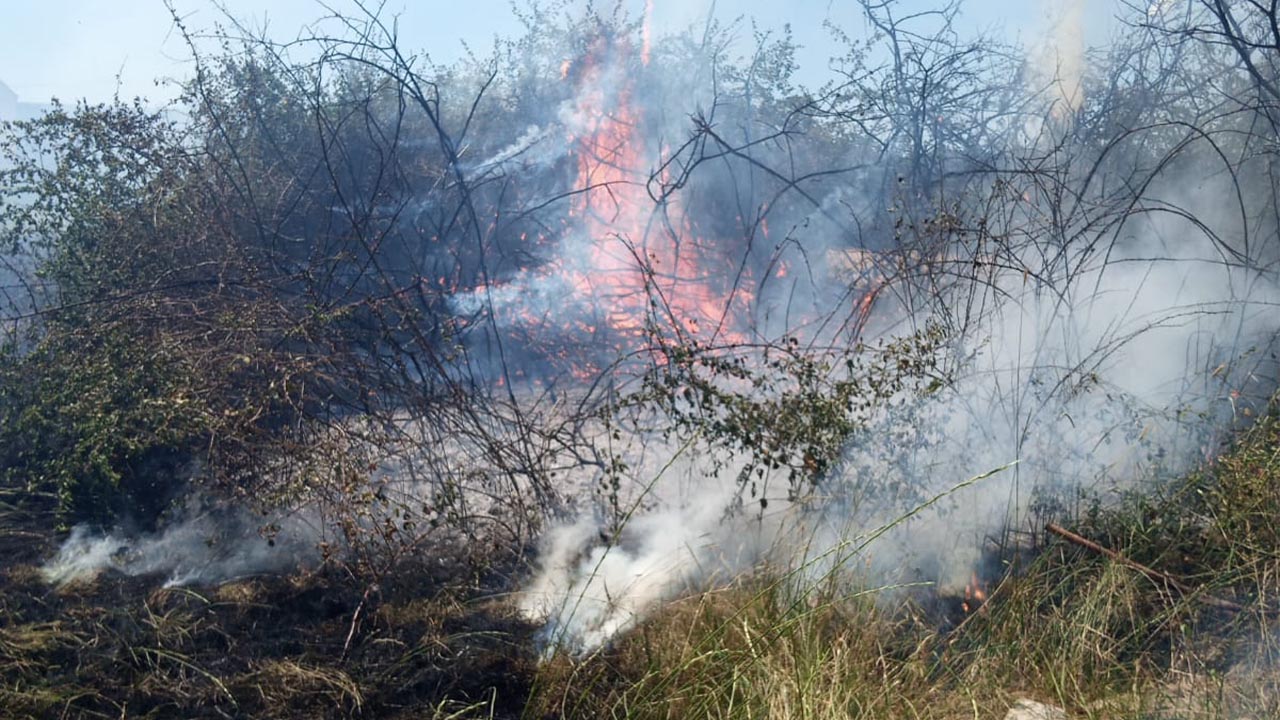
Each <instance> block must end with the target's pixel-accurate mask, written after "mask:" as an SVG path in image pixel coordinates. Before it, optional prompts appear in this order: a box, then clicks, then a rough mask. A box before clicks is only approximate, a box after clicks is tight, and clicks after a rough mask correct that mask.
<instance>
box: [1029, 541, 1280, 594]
mask: <svg viewBox="0 0 1280 720" xmlns="http://www.w3.org/2000/svg"><path fill="white" fill-rule="evenodd" d="M1044 529H1045V530H1048V531H1049V532H1051V533H1053V534H1054V535H1057V536H1058V537H1060V538H1062V539H1064V540H1066V541H1068V542H1071V543H1074V544H1076V545H1079V546H1080V547H1083V548H1086V549H1089V550H1092V551H1094V552H1096V553H1100V554H1102V555H1106V556H1107V557H1109V558H1111V559H1112V560H1115V561H1116V562H1118V563H1120V564H1121V565H1124V566H1125V567H1128V568H1131V569H1133V570H1137V571H1138V572H1140V573H1142V574H1143V575H1146V576H1147V577H1149V578H1151V579H1152V580H1156V581H1158V582H1163V583H1166V584H1168V585H1171V586H1173V587H1175V588H1177V589H1178V590H1180V591H1181V592H1182V593H1183V594H1184V595H1191V596H1193V597H1195V598H1196V599H1197V600H1199V601H1200V602H1202V603H1204V604H1205V605H1210V606H1212V607H1216V608H1222V609H1223V610H1230V611H1232V612H1244V611H1245V610H1247V609H1248V608H1246V607H1245V606H1244V605H1241V604H1240V603H1237V602H1233V601H1231V600H1224V599H1223V598H1220V597H1216V596H1214V595H1209V594H1206V593H1200V592H1197V591H1196V589H1195V588H1193V587H1191V586H1190V585H1187V584H1186V583H1184V582H1182V581H1181V580H1178V579H1177V578H1175V577H1173V576H1172V575H1169V574H1167V573H1163V572H1160V571H1159V570H1155V569H1152V568H1149V567H1147V566H1146V565H1143V564H1142V563H1139V562H1134V561H1133V560H1130V559H1128V558H1126V557H1124V556H1123V555H1121V554H1120V553H1118V552H1116V551H1115V550H1112V549H1110V548H1105V547H1103V546H1101V545H1099V544H1098V543H1096V542H1093V541H1092V540H1089V539H1087V538H1084V537H1081V536H1079V535H1077V534H1075V533H1073V532H1071V531H1070V530H1067V529H1066V528H1064V527H1062V526H1060V525H1055V524H1053V523H1049V524H1048V525H1045V527H1044ZM1263 610H1264V611H1266V612H1272V613H1274V612H1275V609H1274V608H1267V607H1264V608H1263Z"/></svg>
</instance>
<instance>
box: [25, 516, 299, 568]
mask: <svg viewBox="0 0 1280 720" xmlns="http://www.w3.org/2000/svg"><path fill="white" fill-rule="evenodd" d="M199 504H200V503H199V499H198V498H196V497H193V498H192V499H191V500H190V501H189V503H188V504H187V506H186V507H185V508H184V510H183V511H182V512H181V513H179V517H177V518H174V519H172V520H171V521H170V522H168V523H167V524H166V525H165V526H164V528H163V529H161V530H159V531H157V532H155V533H131V532H128V531H125V530H121V529H115V530H112V531H110V532H105V533H103V532H98V531H95V530H93V529H92V528H90V527H88V526H84V525H79V526H76V527H74V528H72V530H71V534H70V536H68V537H67V539H66V540H65V541H64V542H63V543H62V545H61V547H59V549H58V554H57V555H55V556H54V557H53V558H51V559H50V560H49V561H48V562H47V563H45V565H44V566H43V567H42V568H41V574H42V575H43V577H44V579H45V580H46V581H47V582H49V583H50V584H53V585H67V584H71V583H75V582H86V581H91V580H93V579H95V578H96V577H98V576H99V575H101V574H102V573H104V572H108V571H114V572H118V573H122V574H124V575H128V576H137V577H150V576H160V577H163V578H164V581H163V583H164V586H165V587H177V586H183V585H194V584H209V583H218V582H223V581H227V580H231V579H234V578H238V577H243V576H247V575H256V574H261V573H268V572H276V571H282V570H288V569H294V568H298V567H304V566H305V565H307V564H309V563H308V558H314V556H315V552H314V547H315V546H314V539H315V536H316V535H315V528H314V527H313V526H312V525H310V524H309V523H306V522H303V521H301V520H299V519H279V520H278V521H277V523H275V524H276V525H277V526H278V527H277V528H273V529H272V532H271V533H270V537H268V536H267V535H265V534H263V533H260V532H259V528H260V526H262V525H265V524H266V523H264V522H263V518H261V517H254V516H253V515H251V514H250V513H248V512H247V511H228V510H222V511H218V512H210V511H200V510H198V509H197V506H198V505H199Z"/></svg>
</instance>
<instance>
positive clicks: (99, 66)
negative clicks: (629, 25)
mask: <svg viewBox="0 0 1280 720" xmlns="http://www.w3.org/2000/svg"><path fill="white" fill-rule="evenodd" d="M615 1H617V0H597V2H596V3H595V4H596V6H597V7H600V6H604V5H612V4H613V2H615ZM620 1H621V2H622V3H623V4H624V6H626V7H627V8H628V9H629V10H630V11H632V12H640V11H641V10H642V9H643V7H644V0H620ZM649 1H650V2H651V3H652V12H653V17H652V23H653V27H654V30H655V31H656V32H658V33H661V32H662V31H664V30H671V29H676V28H683V27H687V26H689V25H690V24H692V23H695V22H700V21H701V20H702V19H703V18H705V17H706V15H707V13H708V12H714V13H715V14H716V15H717V16H718V17H719V18H721V19H724V20H729V19H732V18H734V17H738V16H746V17H749V18H753V19H754V20H755V21H756V22H757V24H758V25H759V26H760V27H763V28H778V27H781V25H782V24H783V23H789V24H790V25H791V27H792V30H793V32H794V33H795V37H796V39H797V41H798V42H800V44H801V45H802V46H804V47H803V49H802V51H801V53H800V55H799V58H800V61H801V64H802V68H803V72H804V77H803V78H802V79H805V80H806V81H812V80H813V79H816V78H818V77H819V76H820V75H821V73H822V72H823V70H822V69H823V68H825V66H826V58H827V57H828V55H829V52H827V51H828V49H829V48H828V46H827V44H826V38H827V35H826V31H825V30H824V29H823V27H822V25H823V22H824V21H825V20H831V21H833V22H835V23H837V24H838V25H840V26H841V27H843V28H845V29H846V30H848V31H850V32H851V34H853V35H854V36H855V37H856V36H860V35H862V34H865V23H864V22H863V21H862V19H861V15H860V13H859V10H858V6H857V4H856V2H854V1H853V0H785V1H779V0H649ZM352 2H353V0H328V1H327V3H326V4H327V5H328V7H331V8H333V9H337V10H342V9H347V10H350V9H352V8H353V7H354V6H353V4H352ZM374 2H376V0H374ZM516 2H519V3H523V2H525V0H516ZM573 2H575V3H583V2H585V0H573ZM906 2H907V4H908V5H913V6H920V7H925V6H928V5H930V4H934V3H931V2H930V1H929V0H906ZM1111 2H1114V0H1023V1H1022V2H1007V1H1006V0H968V2H967V3H966V6H965V7H966V11H965V15H964V20H965V26H966V28H965V29H972V30H976V29H979V28H983V29H990V30H994V31H996V32H998V33H1000V34H1002V35H1003V36H1004V37H1005V38H1006V39H1011V40H1017V39H1020V40H1022V41H1024V42H1026V43H1029V44H1034V43H1036V42H1037V41H1038V40H1037V37H1038V36H1042V35H1043V34H1044V27H1045V26H1046V25H1047V23H1046V22H1045V21H1044V17H1045V15H1046V13H1047V12H1051V11H1052V10H1051V9H1052V8H1054V7H1055V6H1061V5H1063V4H1067V3H1075V4H1080V5H1084V6H1086V8H1087V9H1086V11H1085V13H1084V15H1085V17H1086V18H1087V20H1088V22H1089V23H1090V25H1092V26H1093V28H1092V30H1093V32H1092V33H1091V34H1093V35H1098V34H1104V33H1103V32H1102V30H1101V28H1102V27H1103V25H1105V21H1106V18H1108V17H1109V16H1110V15H1111V14H1112V13H1111V12H1110V9H1109V8H1110V3H1111ZM170 3H171V4H172V5H173V6H174V8H175V10H176V11H177V12H178V13H179V14H180V15H181V16H182V17H183V18H184V22H185V23H186V24H187V25H188V27H189V28H190V29H192V30H193V31H196V32H199V31H202V30H204V31H208V30H211V29H212V28H213V27H214V25H215V23H217V22H218V21H220V20H221V19H222V17H223V16H222V13H221V12H220V11H219V10H218V7H217V6H215V5H214V3H213V2H211V1H210V0H170ZM218 4H219V5H221V6H222V7H223V8H225V9H226V10H227V11H228V12H229V13H231V14H232V15H234V16H236V17H238V18H242V19H244V20H247V21H248V23H249V24H250V25H253V26H261V25H263V24H264V23H265V24H266V27H267V28H268V30H269V33H270V35H271V36H272V37H274V38H275V39H290V38H293V37H296V36H297V34H298V31H299V29H300V28H302V27H303V26H304V25H306V24H308V23H310V22H313V21H314V20H315V19H316V18H318V17H321V16H323V15H325V14H327V11H326V10H325V6H326V4H322V3H321V2H319V1H318V0H271V1H270V2H264V1H263V0H257V1H256V2H255V1H253V0H220V2H219V3H218ZM511 6H512V0H461V1H460V0H419V1H418V2H411V1H410V0H387V3H386V9H387V11H389V12H391V13H399V16H400V33H401V38H402V41H403V44H404V45H405V46H406V47H408V48H410V49H416V50H426V51H427V52H428V53H430V54H431V56H432V57H433V59H435V60H437V61H441V62H448V61H451V60H454V59H457V58H458V57H460V56H461V55H462V54H463V49H464V43H469V44H470V45H471V46H472V47H474V48H476V49H477V50H478V51H483V50H485V49H487V48H488V46H489V45H490V44H491V43H492V41H493V38H494V37H495V35H502V36H515V35H519V34H521V32H522V28H521V26H520V23H519V22H518V20H517V19H516V17H515V16H514V14H513V13H512V12H511ZM188 58H189V53H188V52H187V48H186V46H185V44H184V42H183V40H182V38H181V36H180V35H179V34H178V33H177V32H176V31H175V30H174V28H173V22H172V18H171V16H170V12H169V10H168V9H167V7H166V3H165V0H0V81H3V82H4V83H5V84H7V85H8V86H9V87H10V88H12V89H13V91H14V92H16V93H17V95H18V97H19V99H20V100H21V101H24V102H29V103H43V102H47V101H48V99H49V98H51V97H58V98H60V99H62V100H64V101H71V100H76V99H87V100H89V101H91V102H102V101H106V100H109V99H110V98H111V97H112V96H113V95H114V94H115V93H116V92H117V91H118V92H119V94H120V95H121V96H122V97H125V98H130V97H134V96H141V97H146V98H150V99H152V100H154V101H161V102H162V101H163V100H165V99H167V98H171V97H172V96H173V95H174V94H175V91H174V89H173V88H171V87H169V88H166V87H164V86H163V85H157V80H158V79H161V80H162V79H164V78H182V77H186V76H187V75H188V74H189V73H190V69H191V65H190V62H189V59H188ZM815 84H816V83H815Z"/></svg>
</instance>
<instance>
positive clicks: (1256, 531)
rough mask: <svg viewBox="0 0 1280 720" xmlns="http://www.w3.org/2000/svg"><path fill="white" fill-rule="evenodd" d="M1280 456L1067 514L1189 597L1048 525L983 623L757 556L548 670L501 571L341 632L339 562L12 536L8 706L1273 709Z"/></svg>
mask: <svg viewBox="0 0 1280 720" xmlns="http://www.w3.org/2000/svg"><path fill="white" fill-rule="evenodd" d="M1278 448H1280V422H1277V421H1276V420H1274V419H1268V420H1265V421H1263V422H1262V423H1261V424H1260V425H1259V426H1258V427H1256V428H1255V429H1253V430H1251V431H1249V432H1247V433H1245V434H1243V435H1242V436H1241V437H1240V439H1239V442H1238V444H1237V446H1236V447H1234V448H1233V449H1232V450H1231V451H1230V452H1229V453H1227V454H1224V455H1223V456H1222V457H1221V458H1219V459H1218V461H1217V462H1216V463H1214V464H1213V465H1212V466H1210V467H1207V468H1205V469H1204V471H1203V472H1200V473H1196V474H1193V475H1191V476H1189V477H1187V478H1185V479H1184V480H1183V481H1181V482H1179V483H1175V484H1173V485H1170V486H1166V487H1164V488H1163V489H1161V490H1159V491H1158V492H1151V493H1147V494H1146V495H1142V496H1134V497H1133V498H1130V499H1129V500H1128V501H1126V502H1124V503H1122V504H1121V505H1119V506H1117V507H1116V508H1114V509H1112V510H1109V511H1106V512H1100V513H1096V514H1093V515H1090V516H1088V517H1078V518H1074V519H1072V520H1071V521H1070V523H1069V524H1070V525H1071V526H1072V528H1073V529H1075V530H1078V531H1079V532H1080V533H1082V534H1084V535H1086V536H1088V537H1089V538H1091V539H1093V540H1095V541H1097V542H1099V543H1101V544H1103V545H1105V546H1107V547H1110V548H1114V549H1117V550H1120V551H1121V552H1122V553H1123V554H1124V555H1125V556H1126V557H1128V558H1131V559H1133V560H1135V561H1138V562H1141V563H1143V564H1145V565H1148V566H1150V567H1153V568H1156V569H1158V570H1161V571H1164V572H1168V573H1171V574H1173V575H1175V576H1177V577H1179V578H1181V579H1182V580H1184V581H1185V582H1186V583H1187V584H1188V585H1190V586H1192V587H1195V588H1197V590H1196V592H1194V593H1192V594H1190V595H1184V594H1182V593H1181V592H1179V591H1178V590H1177V589H1176V588H1174V587H1171V586H1168V585H1166V584H1163V583H1160V582H1156V581H1153V580H1152V579H1151V578H1150V577H1148V576H1146V575H1143V574H1141V573H1138V572H1136V571H1134V570H1132V569H1131V568H1129V567H1126V566H1125V565H1123V564H1120V563H1116V562H1114V561H1111V560H1109V559H1107V558H1105V557H1101V556H1098V555H1096V554H1093V553H1091V552H1089V551H1087V550H1085V549H1082V548H1079V547H1076V546H1074V545H1071V544H1068V543H1064V542H1062V541H1060V540H1057V539H1051V538H1048V537H1046V536H1040V537H1038V538H1037V543H1038V544H1037V545H1036V547H1035V552H1027V551H1026V548H1023V549H1022V550H1020V551H1019V553H1018V554H1017V557H1018V563H1016V564H1015V565H1014V567H1016V572H1013V573H1010V574H1009V575H1008V576H1006V577H1004V578H1000V579H996V578H993V580H994V581H996V585H995V586H994V587H993V588H991V599H990V600H989V601H988V602H987V604H986V605H984V606H983V607H982V608H981V609H980V610H979V611H977V612H975V613H973V614H971V615H963V616H961V615H957V614H956V613H958V612H959V611H958V610H957V609H956V608H957V607H958V602H953V601H944V600H945V599H940V598H939V597H938V596H936V595H931V594H929V593H928V592H920V593H918V594H915V595H911V594H909V593H907V592H905V591H903V592H899V593H898V594H895V595H893V596H890V595H888V594H887V593H880V592H876V591H874V590H872V591H869V592H866V593H854V592H852V590H851V589H850V588H852V587H855V585H851V584H848V583H839V584H837V583H832V584H831V585H830V586H828V587H827V588H825V590H824V591H823V592H819V593H817V594H807V595H798V594H796V593H795V592H794V591H793V589H792V585H791V583H789V582H788V580H787V578H786V577H785V576H781V577H780V576H778V575H776V574H770V573H769V572H767V571H764V570H762V571H760V572H758V573H757V574H756V575H754V576H752V577H748V578H742V579H740V580H739V581H738V582H737V583H735V584H734V585H732V586H731V587H728V588H725V589H720V590H716V591H713V592H707V593H704V594H701V595H698V596H695V597H689V598H685V599H682V600H680V601H678V602H674V603H671V604H670V605H669V606H667V607H666V608H664V609H663V610H662V611H661V612H660V613H658V614H656V615H655V616H653V617H651V618H649V619H647V620H646V621H645V622H644V623H642V624H641V625H640V626H638V627H637V628H635V629H634V630H633V631H632V632H630V633H628V634H627V635H626V636H625V637H622V638H619V639H618V640H617V642H615V643H614V645H613V646H611V647H609V648H606V649H605V650H603V651H600V652H598V653H596V654H595V655H593V656H591V657H588V658H583V659H571V658H567V657H556V658H553V659H552V660H550V661H548V662H546V663H543V664H538V663H537V661H536V660H535V659H534V642H533V636H532V632H533V628H530V627H528V626H526V625H524V624H523V623H521V622H520V621H519V620H518V619H517V618H516V617H515V616H514V614H513V610H512V609H511V607H510V605H509V604H508V603H506V602H504V600H503V598H502V596H500V595H494V594H493V591H494V590H495V589H498V588H500V587H501V586H502V584H503V581H498V582H497V583H496V584H494V585H491V586H485V585H484V584H483V583H476V582H475V581H474V577H475V576H474V575H472V576H469V577H471V578H472V579H471V580H466V581H464V582H461V583H457V584H450V583H449V582H445V580H447V578H441V577H439V576H438V575H435V576H433V575H432V574H430V573H429V572H426V571H423V572H417V571H415V569H414V568H412V567H406V568H405V570H404V573H403V574H402V575H401V576H400V577H399V579H398V580H397V584H396V585H395V586H394V587H386V588H382V589H381V590H380V591H379V592H377V593H374V594H373V595H371V596H370V601H369V605H368V606H367V607H366V609H365V612H364V613H363V614H362V620H361V622H360V623H359V624H358V626H357V628H356V631H355V633H354V635H353V640H352V642H351V644H350V645H349V646H347V643H346V638H347V636H348V633H349V632H351V628H352V619H353V617H354V611H355V608H356V607H357V606H358V605H359V603H360V601H361V598H362V597H363V588H358V587H353V586H352V585H351V583H350V582H349V581H347V580H344V579H342V577H341V576H338V575H336V574H333V573H326V572H318V573H311V574H306V575H299V576H296V577H288V578H255V579H248V580H241V581H237V582H234V583H229V584H226V585H222V586H220V587H215V588H206V589H194V590H186V589H173V590H156V589H155V584H154V581H153V580H148V579H130V578H123V577H119V576H104V577H101V578H99V579H98V580H97V581H95V582H92V583H84V584H80V585H75V586H69V587H66V588H63V589H60V590H57V591H53V590H50V589H49V588H48V587H47V586H45V585H44V583H43V582H42V580H41V579H40V576H39V574H38V572H37V571H36V568H35V566H34V564H33V560H34V559H35V558H34V557H33V556H34V553H33V552H27V554H26V555H25V556H24V555H22V554H17V555H14V556H10V559H9V561H8V562H9V564H8V565H7V566H3V567H0V611H2V614H0V708H2V709H3V713H0V715H3V716H5V717H29V718H46V717H66V718H172V717H183V718H201V717H209V718H227V717H235V718H240V717H245V718H251V717H260V718H343V717H364V718H393V719H394V718H405V719H407V718H440V719H444V718H469V717H486V718H492V717H523V718H561V717H564V718H637V719H642V718H724V719H729V718H778V719H779V720H781V719H783V718H786V719H788V720H790V719H792V718H799V719H806V720H826V719H828V718H831V719H834V718H894V719H898V718H911V719H920V720H960V719H962V718H998V717H1002V716H1003V713H1004V711H1005V710H1006V709H1007V708H1008V707H1009V706H1010V705H1012V704H1013V703H1014V702H1015V701H1016V700H1017V699H1019V698H1031V699H1035V700H1038V701H1042V702H1047V703H1051V704H1054V705H1058V706H1060V707H1063V708H1065V709H1066V710H1067V711H1068V712H1069V714H1070V717H1072V718H1097V719H1099V720H1101V719H1103V718H1106V719H1108V720H1110V719H1113V718H1134V719H1139V718H1141V719H1143V720H1155V719H1157V718H1160V719H1162V720H1173V719H1174V718H1177V719H1184V718H1186V719H1190V718H1195V719H1197V720H1198V719H1200V718H1221V719H1223V720H1226V719H1227V718H1269V717H1280V672H1277V662H1278V661H1280V617H1278V615H1277V613H1275V612H1272V610H1274V609H1280V449H1278ZM1064 522H1066V521H1064ZM1010 557H1012V556H1010ZM0 562H2V561H0ZM994 565H995V566H999V563H995V564H994ZM1202 594H1212V595H1214V596H1217V597H1222V598H1225V599H1229V600H1232V601H1235V602H1238V603H1240V604H1242V605H1244V606H1245V607H1246V610H1245V611H1244V612H1230V611H1225V610H1222V609H1215V608H1212V607H1209V606H1207V605H1205V604H1204V603H1202V602H1200V599H1199V596H1200V595H1202Z"/></svg>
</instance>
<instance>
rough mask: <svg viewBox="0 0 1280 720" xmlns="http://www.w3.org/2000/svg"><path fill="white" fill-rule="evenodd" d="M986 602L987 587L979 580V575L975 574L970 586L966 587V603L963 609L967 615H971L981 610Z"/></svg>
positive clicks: (970, 580) (962, 605)
mask: <svg viewBox="0 0 1280 720" xmlns="http://www.w3.org/2000/svg"><path fill="white" fill-rule="evenodd" d="M986 602H987V589H986V585H985V584H984V583H983V582H981V581H980V580H978V574H977V573H973V575H972V576H971V577H970V578H969V584H968V585H965V586H964V602H963V603H962V604H961V607H962V608H964V611H965V612H966V613H970V612H974V611H975V610H979V609H981V608H982V606H983V605H984V604H986Z"/></svg>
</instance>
